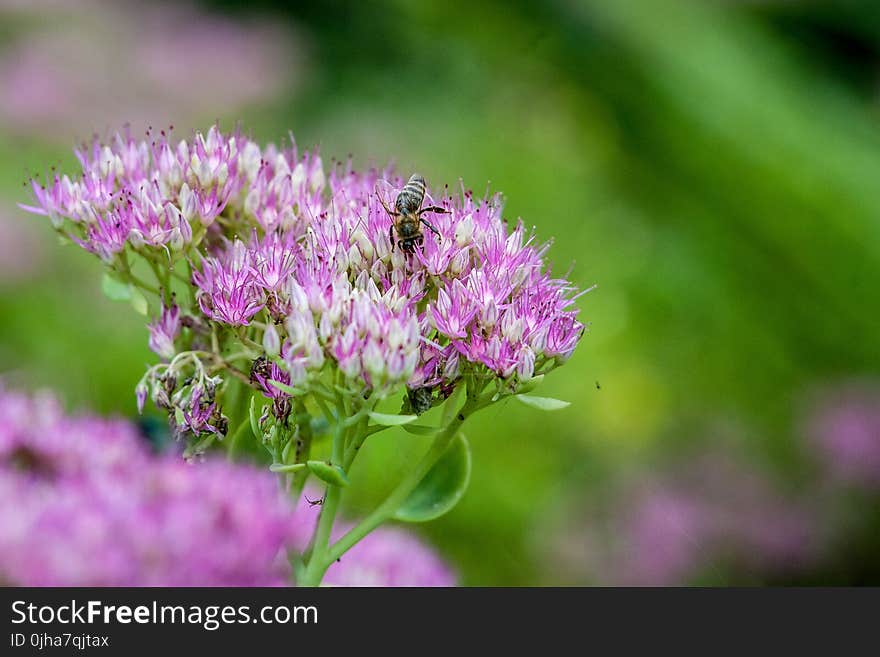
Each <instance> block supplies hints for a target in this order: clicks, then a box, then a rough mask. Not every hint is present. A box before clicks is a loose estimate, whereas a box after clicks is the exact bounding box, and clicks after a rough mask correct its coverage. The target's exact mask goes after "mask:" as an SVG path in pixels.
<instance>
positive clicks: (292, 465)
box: [269, 463, 306, 472]
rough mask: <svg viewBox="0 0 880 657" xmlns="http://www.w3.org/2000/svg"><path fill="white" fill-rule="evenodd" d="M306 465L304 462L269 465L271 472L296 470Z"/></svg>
mask: <svg viewBox="0 0 880 657" xmlns="http://www.w3.org/2000/svg"><path fill="white" fill-rule="evenodd" d="M304 467H306V464H305V463H289V464H288V463H273V464H272V465H270V466H269V470H271V471H272V472H298V471H299V470H302V469H303V468H304Z"/></svg>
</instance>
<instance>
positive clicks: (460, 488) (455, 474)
mask: <svg viewBox="0 0 880 657" xmlns="http://www.w3.org/2000/svg"><path fill="white" fill-rule="evenodd" d="M470 480H471V450H470V447H469V446H468V442H467V439H466V438H465V437H464V436H463V435H462V434H458V435H457V436H456V437H455V438H454V439H453V441H452V443H450V445H449V447H448V448H447V449H446V451H445V452H444V453H443V456H441V457H440V460H439V461H437V462H436V463H435V464H434V467H433V468H431V469H430V470H429V471H428V474H426V475H425V477H424V478H423V479H422V480H421V481H420V482H419V484H418V486H416V488H415V490H413V492H412V493H410V494H409V497H407V498H406V500H405V501H404V503H403V504H402V505H401V506H400V508H399V509H397V512H396V513H395V514H394V517H395V518H396V519H397V520H403V521H405V522H425V521H427V520H433V519H434V518H439V517H440V516H442V515H443V514H444V513H446V512H448V511H450V510H451V509H452V507H454V506H455V505H456V504H458V501H459V500H460V499H461V498H462V496H463V495H464V492H465V491H466V490H467V487H468V483H469V482H470Z"/></svg>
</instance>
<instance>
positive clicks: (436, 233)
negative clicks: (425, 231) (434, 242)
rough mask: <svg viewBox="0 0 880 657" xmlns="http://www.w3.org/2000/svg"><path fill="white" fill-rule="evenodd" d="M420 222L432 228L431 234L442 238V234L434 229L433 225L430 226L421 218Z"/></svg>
mask: <svg viewBox="0 0 880 657" xmlns="http://www.w3.org/2000/svg"><path fill="white" fill-rule="evenodd" d="M419 221H421V222H422V223H423V224H425V225H426V226H427V227H428V228H430V229H431V232H432V233H434V234H435V235H436V236H437V237H440V232H439V231H438V230H437V229H436V228H434V227H433V226H432V225H431V224H429V223H428V221H427V220H425V219H422V218H421V217H419Z"/></svg>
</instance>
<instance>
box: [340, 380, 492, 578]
mask: <svg viewBox="0 0 880 657" xmlns="http://www.w3.org/2000/svg"><path fill="white" fill-rule="evenodd" d="M487 403H488V402H486V401H485V400H481V399H479V398H477V397H476V396H474V397H469V398H468V400H467V401H466V402H465V404H464V405H463V406H462V407H461V409H460V410H459V412H458V413H456V415H455V417H454V418H453V419H452V421H451V422H450V423H449V424H448V425H447V426H446V428H445V429H444V430H443V431H442V432H441V433H439V434H437V436H436V437H435V438H434V442H433V443H431V447H430V448H429V449H428V451H427V452H426V453H425V455H424V456H423V457H422V459H421V460H420V461H419V463H418V464H417V465H416V467H415V468H413V469H412V470H411V471H410V472H409V473H408V474H407V476H406V477H404V479H403V480H402V481H401V482H400V483H399V484H398V485H397V487H396V488H395V489H394V490H393V491H392V492H391V494H390V495H388V497H387V498H385V501H384V502H382V504H380V505H379V506H378V507H377V508H376V510H375V511H373V512H372V513H371V514H370V515H368V516H367V517H366V518H364V519H363V520H362V521H361V522H360V523H358V524H357V525H356V526H355V527H354V528H353V529H351V530H350V531H349V532H348V533H347V534H346V535H345V536H343V537H342V538H340V539H339V541H337V542H336V543H335V544H334V545H333V546H331V547H330V549H329V550H328V551H327V554H326V556H325V557H324V564H323V567H324V569H325V570H326V569H327V568H329V567H330V564H332V563H333V562H334V561H336V560H337V559H339V558H340V557H341V556H342V555H343V554H345V553H346V552H347V551H348V550H350V549H351V548H352V547H353V546H354V545H355V544H356V543H358V541H360V540H362V539H363V538H364V537H365V536H367V534H369V533H370V532H371V531H373V530H374V529H376V527H378V526H379V525H381V524H382V523H383V522H385V521H386V520H388V519H390V518H391V517H392V516H393V515H394V514H395V512H396V511H397V509H399V508H400V506H401V505H402V504H403V503H404V502H405V501H406V498H407V497H409V494H410V493H412V492H413V490H414V489H415V487H416V486H418V485H419V482H420V481H421V480H422V479H424V477H425V475H427V474H428V472H429V471H430V470H431V468H432V467H434V464H435V463H436V462H437V461H438V460H439V459H440V457H441V456H443V453H444V452H445V451H446V449H447V448H448V447H449V444H450V443H451V442H452V440H453V439H454V438H455V436H456V434H457V433H458V431H459V429H461V425H462V424H463V423H464V421H465V419H467V418H468V417H470V415H471V413H474V412H475V411H477V410H479V409H480V408H482V407H483V406H485V405H486V404H487Z"/></svg>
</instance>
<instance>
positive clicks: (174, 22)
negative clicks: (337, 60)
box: [0, 0, 302, 140]
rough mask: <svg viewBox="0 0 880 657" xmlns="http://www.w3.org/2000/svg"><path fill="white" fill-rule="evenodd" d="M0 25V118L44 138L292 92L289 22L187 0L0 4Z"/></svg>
mask: <svg viewBox="0 0 880 657" xmlns="http://www.w3.org/2000/svg"><path fill="white" fill-rule="evenodd" d="M16 14H20V15H16ZM0 23H4V24H15V25H16V30H15V33H14V34H11V35H10V38H9V39H8V40H6V42H5V43H4V50H3V53H2V56H0V88H2V89H4V90H5V93H3V94H2V96H0V122H2V124H3V126H4V129H5V130H8V131H12V132H15V133H17V134H31V135H40V136H41V137H42V138H46V137H61V138H62V139H65V140H66V139H69V138H70V135H75V134H89V133H90V132H91V131H92V130H94V129H95V128H96V127H103V126H106V125H110V124H112V123H113V122H114V121H118V120H119V117H120V116H122V117H126V118H127V119H128V120H129V121H131V122H132V123H133V124H134V125H135V126H137V127H138V129H141V127H143V128H146V127H147V125H148V124H149V123H150V122H153V121H156V120H157V117H171V116H173V117H174V118H175V120H177V121H178V122H179V123H180V124H181V125H184V124H185V125H190V124H191V122H192V121H193V120H197V119H199V117H202V116H205V115H206V114H207V115H213V114H214V113H216V111H217V110H216V108H218V107H223V108H224V109H223V111H224V112H228V113H229V114H230V115H235V114H237V113H239V112H238V110H239V109H240V108H242V107H246V106H250V105H252V104H254V103H257V104H260V103H263V102H265V101H270V100H271V99H272V98H274V97H276V96H278V95H279V94H280V93H282V92H284V91H285V90H287V92H288V93H289V91H290V83H291V82H296V80H297V78H299V77H300V74H301V70H302V67H301V61H300V58H298V57H297V51H298V50H299V48H298V47H297V40H296V38H295V35H292V34H290V33H289V32H288V31H287V30H284V29H282V28H279V27H278V26H277V24H274V25H273V24H272V22H270V21H268V20H265V19H257V20H255V19H253V18H246V17H237V18H235V19H233V18H232V17H228V16H224V15H223V14H222V13H218V12H212V11H207V10H205V9H204V8H200V7H199V6H198V3H192V2H175V3H167V4H166V3H162V4H158V5H157V4H154V3H147V4H139V3H126V4H123V5H121V6H120V5H119V4H118V3H115V2H112V1H111V0H97V1H88V2H84V1H75V0H69V1H67V2H63V3H52V4H51V6H46V4H45V3H27V2H13V3H9V2H3V3H0ZM196 71H197V72H198V74H194V72H196ZM98 98H99V99H100V102H95V99H98Z"/></svg>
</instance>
